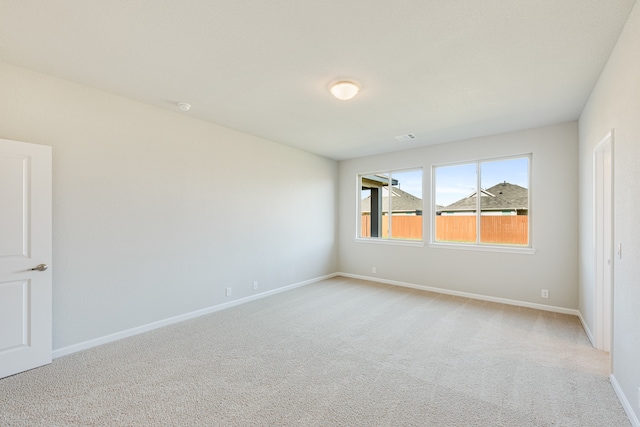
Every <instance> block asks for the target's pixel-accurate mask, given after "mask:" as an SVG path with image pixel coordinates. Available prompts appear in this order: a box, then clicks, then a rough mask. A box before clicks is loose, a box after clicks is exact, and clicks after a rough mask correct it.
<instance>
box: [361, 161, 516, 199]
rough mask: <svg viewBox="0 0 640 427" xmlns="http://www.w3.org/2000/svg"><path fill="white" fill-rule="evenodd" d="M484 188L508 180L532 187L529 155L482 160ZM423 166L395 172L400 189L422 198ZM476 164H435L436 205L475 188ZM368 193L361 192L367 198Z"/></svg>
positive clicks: (462, 195) (467, 194)
mask: <svg viewBox="0 0 640 427" xmlns="http://www.w3.org/2000/svg"><path fill="white" fill-rule="evenodd" d="M480 165H481V171H482V182H481V186H482V188H490V187H493V186H494V185H496V184H498V183H500V182H504V181H507V182H508V183H511V184H516V185H519V186H521V187H524V188H528V187H529V158H528V157H520V158H516V159H506V160H497V161H491V162H482V163H480ZM422 173H423V171H422V169H416V170H410V171H399V172H393V174H392V175H393V179H394V180H397V181H398V187H400V189H401V190H403V191H405V192H407V193H410V194H413V195H414V196H416V197H419V198H421V199H422V198H423V192H422V183H423V179H422ZM476 185H477V177H476V164H475V163H466V164H462V165H453V166H439V167H436V204H438V205H442V206H447V205H450V204H451V203H453V202H456V201H458V200H460V199H462V198H464V197H467V196H469V195H471V194H472V193H474V192H475V191H476ZM368 195H369V194H368V193H366V194H364V193H363V194H362V197H363V198H364V197H367V196H368Z"/></svg>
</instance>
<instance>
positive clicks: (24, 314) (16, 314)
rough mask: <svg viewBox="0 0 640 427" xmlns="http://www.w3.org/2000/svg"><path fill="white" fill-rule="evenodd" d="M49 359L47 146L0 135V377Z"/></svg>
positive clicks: (49, 184) (49, 174)
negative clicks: (0, 136)
mask: <svg viewBox="0 0 640 427" xmlns="http://www.w3.org/2000/svg"><path fill="white" fill-rule="evenodd" d="M40 264H42V266H40V267H38V266H39V265H40ZM45 266H46V267H45ZM36 268H39V269H36ZM47 363H51V147H47V146H44V145H36V144H27V143H24V142H16V141H9V140H6V139H0V378H4V377H6V376H9V375H13V374H16V373H18V372H22V371H26V370H28V369H32V368H35V367H38V366H42V365H45V364H47Z"/></svg>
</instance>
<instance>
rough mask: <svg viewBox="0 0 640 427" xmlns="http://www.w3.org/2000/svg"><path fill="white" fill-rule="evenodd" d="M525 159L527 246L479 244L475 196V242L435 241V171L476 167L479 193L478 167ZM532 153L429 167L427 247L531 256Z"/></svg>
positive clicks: (480, 188) (479, 215)
mask: <svg viewBox="0 0 640 427" xmlns="http://www.w3.org/2000/svg"><path fill="white" fill-rule="evenodd" d="M522 158H527V159H528V160H529V165H528V166H529V167H528V177H527V179H528V183H527V185H528V187H527V188H528V190H529V192H528V198H529V202H528V210H527V219H528V223H529V224H528V227H527V233H528V236H527V241H528V245H526V246H524V245H510V244H496V243H481V242H480V239H481V236H480V231H481V226H480V221H481V217H482V210H481V206H480V204H481V198H482V197H481V196H480V197H478V196H476V200H477V202H476V203H477V204H476V215H475V216H476V230H477V232H476V241H475V242H468V243H467V242H464V243H463V242H455V243H450V242H442V241H436V217H437V215H436V209H437V208H436V185H437V182H436V169H437V168H440V167H447V166H459V165H469V164H475V165H476V192H477V193H479V192H480V191H481V190H482V186H481V183H482V175H481V172H480V171H481V168H480V165H481V164H482V163H488V162H499V161H503V160H513V159H522ZM532 182H533V153H524V154H515V155H510V156H502V157H490V158H484V159H477V160H467V161H461V162H454V163H441V164H434V165H431V209H430V211H429V212H430V214H431V220H430V233H431V238H430V239H429V247H433V248H441V249H457V250H471V251H486V252H507V253H522V254H533V253H535V249H534V247H533V233H532V231H533V186H532Z"/></svg>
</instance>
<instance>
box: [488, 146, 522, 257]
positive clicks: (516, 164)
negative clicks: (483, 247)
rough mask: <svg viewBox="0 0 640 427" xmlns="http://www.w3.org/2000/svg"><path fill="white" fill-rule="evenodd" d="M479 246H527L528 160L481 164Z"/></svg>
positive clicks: (519, 159) (520, 159)
mask: <svg viewBox="0 0 640 427" xmlns="http://www.w3.org/2000/svg"><path fill="white" fill-rule="evenodd" d="M480 177H481V187H482V192H481V193H482V197H481V198H480V205H481V210H480V212H481V217H480V242H481V243H490V244H508V245H528V244H529V217H528V214H529V189H528V186H529V158H527V157H523V158H518V159H509V160H499V161H492V162H483V163H481V164H480Z"/></svg>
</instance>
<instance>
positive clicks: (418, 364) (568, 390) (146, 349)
mask: <svg viewBox="0 0 640 427" xmlns="http://www.w3.org/2000/svg"><path fill="white" fill-rule="evenodd" d="M607 365H608V356H607V355H606V354H604V353H602V352H599V351H597V350H594V349H593V348H592V347H591V346H590V345H589V342H588V340H587V337H586V335H585V333H584V331H583V330H582V328H581V326H580V323H579V321H578V319H577V318H575V317H573V316H568V315H561V314H554V313H548V312H542V311H536V310H531V309H525V308H518V307H511V306H506V305H500V304H495V303H489V302H482V301H475V300H469V299H465V298H458V297H451V296H446V295H439V294H433V293H428V292H423V291H417V290H411V289H404V288H398V287H393V286H387V285H380V284H375V283H370V282H363V281H358V280H352V279H346V278H341V277H336V278H333V279H330V280H325V281H323V282H319V283H316V284H313V285H309V286H305V287H302V288H298V289H294V290H291V291H288V292H284V293H281V294H277V295H274V296H270V297H268V298H264V299H261V300H258V301H254V302H251V303H248V304H244V305H242V306H238V307H235V308H232V309H228V310H225V311H221V312H218V313H214V314H211V315H207V316H203V317H200V318H197V319H194V320H190V321H187V322H183V323H180V324H177V325H173V326H169V327H166V328H163V329H158V330H155V331H151V332H148V333H145V334H142V335H138V336H135V337H132V338H129V339H125V340H121V341H118V342H115V343H111V344H107V345H104V346H101V347H97V348H94V349H91V350H87V351H84V352H80V353H75V354H72V355H70V356H66V357H63V358H60V359H57V360H55V361H54V362H53V364H51V365H49V366H46V367H43V368H39V369H35V370H32V371H29V372H25V373H22V374H19V375H15V376H13V377H9V378H5V379H3V380H0V425H2V426H65V425H82V426H94V425H95V426H102V425H113V426H151V425H154V426H157V425H166V426H196V425H207V426H227V425H229V426H284V425H297V426H401V425H407V426H514V427H516V426H517V427H522V426H610V427H614V426H629V425H631V424H630V423H629V421H628V419H627V417H626V415H625V413H624V411H623V409H622V407H621V405H620V403H619V402H618V400H617V398H616V396H615V393H614V391H613V389H612V387H611V385H610V383H609V381H608V377H607Z"/></svg>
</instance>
